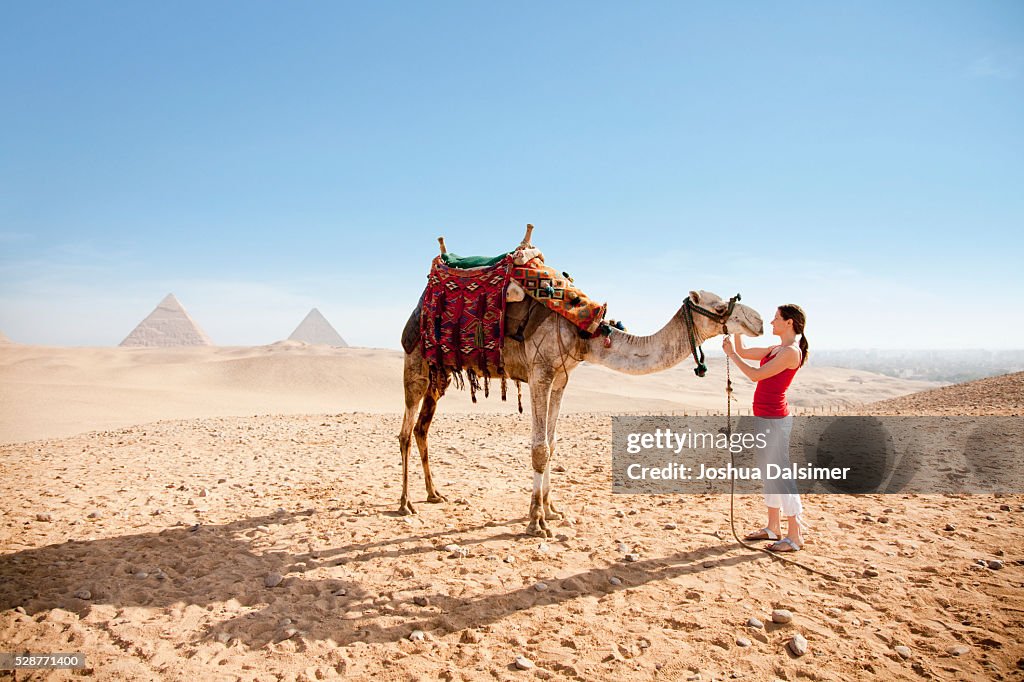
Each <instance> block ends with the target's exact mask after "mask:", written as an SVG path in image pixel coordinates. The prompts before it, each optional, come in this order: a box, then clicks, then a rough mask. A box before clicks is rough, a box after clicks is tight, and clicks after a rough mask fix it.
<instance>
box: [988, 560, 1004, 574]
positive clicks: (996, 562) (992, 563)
mask: <svg viewBox="0 0 1024 682" xmlns="http://www.w3.org/2000/svg"><path fill="white" fill-rule="evenodd" d="M988 567H989V568H991V569H992V570H993V571H998V570H999V569H1000V568H1002V567H1003V562H1002V561H1000V560H999V559H992V560H991V561H989V562H988Z"/></svg>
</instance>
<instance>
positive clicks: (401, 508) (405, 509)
mask: <svg viewBox="0 0 1024 682" xmlns="http://www.w3.org/2000/svg"><path fill="white" fill-rule="evenodd" d="M398 513H399V514H400V515H402V516H412V515H413V514H415V513H416V509H415V508H413V506H412V502H410V501H409V500H405V501H403V502H402V503H401V504H399V505H398Z"/></svg>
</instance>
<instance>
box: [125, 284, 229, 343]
mask: <svg viewBox="0 0 1024 682" xmlns="http://www.w3.org/2000/svg"><path fill="white" fill-rule="evenodd" d="M121 345H122V346H155V347H161V348H168V347H171V346H212V345H213V343H212V342H211V341H210V337H208V336H207V335H206V333H205V332H204V331H203V330H202V329H200V328H199V325H198V324H196V321H195V320H193V319H192V317H191V316H190V315H189V314H188V313H187V312H185V309H184V308H183V307H182V306H181V303H179V302H178V299H176V298H175V297H174V294H167V297H166V298H164V300H162V301H160V304H159V305H158V306H157V307H156V309H155V310H153V312H151V313H150V314H149V316H148V317H147V318H146V319H144V320H143V321H142V322H139V326H138V327H136V328H135V329H134V330H132V333H131V334H129V335H128V336H127V337H126V338H125V340H124V341H122V342H121Z"/></svg>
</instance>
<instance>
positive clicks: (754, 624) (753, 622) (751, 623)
mask: <svg viewBox="0 0 1024 682" xmlns="http://www.w3.org/2000/svg"><path fill="white" fill-rule="evenodd" d="M747 627H748V628H754V629H755V630H761V629H763V628H764V623H762V622H761V621H759V620H758V619H757V618H748V619H747Z"/></svg>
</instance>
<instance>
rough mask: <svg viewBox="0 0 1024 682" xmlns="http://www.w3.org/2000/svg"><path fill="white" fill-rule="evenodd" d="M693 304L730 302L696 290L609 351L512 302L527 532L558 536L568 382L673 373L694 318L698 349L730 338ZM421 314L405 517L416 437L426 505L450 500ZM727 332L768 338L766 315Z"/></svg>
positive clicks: (407, 441)
mask: <svg viewBox="0 0 1024 682" xmlns="http://www.w3.org/2000/svg"><path fill="white" fill-rule="evenodd" d="M523 241H524V244H527V245H528V244H529V231H528V232H527V238H526V239H524V240H523ZM443 248H444V246H443V242H442V249H443ZM694 305H696V306H699V307H701V308H704V309H705V310H707V311H712V312H713V313H715V314H717V315H719V316H722V317H724V316H725V315H726V314H727V311H728V309H729V306H730V302H727V301H724V300H722V298H721V297H720V296H717V295H716V294H713V293H711V292H708V291H691V292H690V294H689V302H686V301H685V300H684V303H683V305H682V306H681V307H680V308H679V310H678V311H676V313H675V315H673V316H672V318H671V319H670V320H669V321H668V323H667V324H665V326H664V327H662V328H661V329H660V330H659V331H658V332H656V333H654V334H652V335H650V336H634V335H632V334H628V333H626V332H624V331H619V330H613V332H612V334H611V336H610V337H608V338H609V339H610V341H611V344H610V346H606V340H605V338H604V337H602V336H595V337H593V338H589V339H584V338H581V336H580V335H579V333H578V330H577V329H576V327H575V326H573V324H572V323H570V322H569V321H568V320H566V319H565V318H563V317H561V316H559V315H557V314H555V313H553V312H552V311H551V310H549V309H548V308H547V307H546V306H544V305H543V304H542V303H539V302H537V301H535V300H533V299H532V298H530V297H527V298H526V300H523V301H521V302H516V303H509V304H507V306H506V311H505V315H506V320H505V328H506V335H505V340H504V345H503V347H502V349H503V359H504V364H505V374H506V376H507V377H508V378H510V379H512V380H514V381H519V382H525V383H527V384H528V385H529V387H530V408H531V412H532V417H533V438H532V451H531V456H532V463H533V493H532V496H531V498H530V513H529V525H528V526H527V528H526V532H527V533H529V534H531V535H536V536H539V537H551V536H552V531H551V529H550V528H549V525H548V521H549V520H554V519H559V518H561V517H562V514H561V512H560V511H559V510H558V508H557V507H556V506H555V505H554V503H553V502H552V500H551V458H552V455H553V453H554V450H555V442H556V436H555V424H556V422H557V420H558V409H559V406H560V405H561V402H562V395H563V394H564V392H565V387H566V384H567V383H568V381H569V374H570V373H571V372H572V370H573V369H575V368H576V367H577V366H578V365H579V364H580V363H581V362H583V361H586V362H590V363H593V364H595V365H603V366H604V367H608V368H609V369H613V370H615V371H618V372H623V373H625V374H652V373H654V372H661V371H663V370H666V369H669V368H671V367H674V366H675V365H677V364H679V363H680V362H681V361H683V360H684V359H685V358H686V357H688V356H690V355H691V354H692V353H693V352H694V350H695V348H694V347H693V346H691V343H690V334H689V333H688V330H687V322H686V320H687V318H689V319H691V320H692V325H693V338H694V341H695V345H696V346H697V347H699V346H700V344H701V343H703V342H704V341H706V340H708V339H711V338H713V337H715V336H718V335H720V334H722V333H723V322H722V321H721V320H718V321H716V320H713V319H711V318H710V317H707V316H705V315H702V314H696V315H694V314H692V311H693V306H694ZM688 307H689V308H690V310H689V311H687V308H688ZM688 312H689V314H688ZM419 316H420V308H419V307H417V308H416V310H414V311H413V314H412V315H411V316H410V317H409V321H408V322H407V324H406V328H405V333H404V334H403V346H404V347H405V348H406V349H409V348H411V349H412V350H411V352H406V355H405V367H404V384H405V413H404V416H403V419H402V430H401V432H400V434H399V437H398V441H399V449H400V451H401V455H402V497H401V500H400V502H399V507H398V513H399V514H402V515H407V514H415V513H416V510H415V508H414V507H413V505H412V502H411V501H410V500H409V450H410V448H411V444H412V443H411V441H412V437H413V436H415V438H416V447H417V448H418V449H419V453H420V460H421V462H422V463H423V478H424V481H425V483H426V487H427V502H431V503H438V502H446V501H447V498H446V497H445V496H444V495H442V494H441V493H440V492H439V491H438V489H437V487H436V486H435V485H434V481H433V479H432V478H431V476H430V464H429V461H428V455H427V433H428V432H429V430H430V423H431V420H432V419H433V417H434V412H435V410H436V408H437V402H438V399H439V398H440V397H441V395H443V393H444V389H445V386H433V385H431V382H430V372H429V371H428V366H427V362H426V360H425V359H424V357H423V352H422V344H421V343H418V342H415V343H413V342H411V341H410V336H415V337H416V340H418V334H419ZM523 320H528V323H527V325H526V328H525V331H524V333H523V335H522V337H523V340H522V341H518V340H516V339H513V338H511V337H510V333H511V331H512V330H517V329H519V327H520V323H521V322H522V321H523ZM724 329H725V330H727V331H728V333H730V334H732V333H741V334H747V335H750V336H760V335H761V333H762V332H763V323H762V320H761V316H760V315H758V314H757V312H756V311H754V310H753V309H752V308H749V307H747V306H745V305H742V304H735V306H734V308H733V309H732V314H731V315H729V317H728V318H727V319H726V320H725V322H724ZM417 410H419V416H418V418H417V416H416V415H417ZM414 424H415V426H414Z"/></svg>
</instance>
